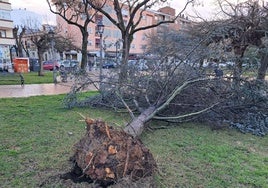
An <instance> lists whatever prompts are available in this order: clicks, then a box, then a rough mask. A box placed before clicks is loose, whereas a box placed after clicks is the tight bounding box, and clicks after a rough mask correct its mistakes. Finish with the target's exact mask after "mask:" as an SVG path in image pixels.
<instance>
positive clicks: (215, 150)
mask: <svg viewBox="0 0 268 188" xmlns="http://www.w3.org/2000/svg"><path fill="white" fill-rule="evenodd" d="M63 98H64V95H58V96H37V97H29V98H12V99H0V112H1V113H0V119H1V123H0V129H1V131H0V142H1V147H0V157H1V161H0V186H1V187H39V186H40V185H41V184H42V182H44V181H46V180H47V179H49V178H50V177H53V176H55V175H57V174H60V173H65V172H67V171H68V169H69V168H70V165H69V163H68V159H69V157H70V156H72V154H73V151H72V146H73V144H75V143H76V142H77V141H78V140H79V139H80V138H81V136H82V135H83V134H84V133H85V123H84V122H83V121H79V120H81V119H82V118H81V116H80V115H79V114H78V113H81V114H83V115H84V116H88V117H92V118H102V119H103V120H105V121H107V122H108V123H109V124H112V125H115V126H119V125H123V124H125V123H126V122H127V118H126V116H125V114H115V113H113V112H111V111H105V110H98V109H88V108H79V109H77V108H76V109H72V110H67V109H64V108H63V107H62V100H63ZM154 124H156V123H152V126H154ZM141 139H142V140H143V142H144V143H145V145H147V146H148V148H150V150H151V151H152V153H153V155H154V157H155V159H156V161H157V164H158V167H159V174H158V175H156V177H155V179H156V181H157V185H158V187H163V188H165V187H171V188H172V187H174V188H175V187H263V188H265V187H267V185H268V179H267V177H268V137H256V136H252V135H245V134H241V133H239V132H236V131H235V130H222V131H211V130H210V129H209V128H208V127H206V126H202V125H193V124H183V125H179V126H177V127H173V128H170V129H161V130H157V131H146V132H145V133H144V134H143V135H142V137H141ZM47 185H48V187H62V184H61V182H55V181H54V182H53V183H51V184H47ZM76 187H83V185H82V184H81V185H76ZM85 187H86V186H85Z"/></svg>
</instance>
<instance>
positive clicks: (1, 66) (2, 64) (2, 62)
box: [0, 59, 13, 72]
mask: <svg viewBox="0 0 268 188" xmlns="http://www.w3.org/2000/svg"><path fill="white" fill-rule="evenodd" d="M12 69H13V66H12V63H11V62H10V61H7V60H6V59H0V71H6V72H8V71H9V70H12Z"/></svg>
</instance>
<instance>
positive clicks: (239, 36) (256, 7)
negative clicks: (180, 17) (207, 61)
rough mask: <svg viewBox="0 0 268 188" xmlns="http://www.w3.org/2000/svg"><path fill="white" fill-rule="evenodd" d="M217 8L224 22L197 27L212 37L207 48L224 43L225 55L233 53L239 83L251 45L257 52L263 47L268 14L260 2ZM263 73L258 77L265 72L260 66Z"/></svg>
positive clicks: (222, 4) (222, 1)
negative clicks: (247, 51) (245, 56)
mask: <svg viewBox="0 0 268 188" xmlns="http://www.w3.org/2000/svg"><path fill="white" fill-rule="evenodd" d="M218 4H219V7H220V9H221V12H222V13H223V14H224V18H223V19H222V20H216V21H211V22H203V23H201V24H199V25H198V26H197V28H196V30H197V31H199V32H200V33H201V35H203V36H205V35H208V36H210V38H209V40H207V44H208V45H209V44H212V43H216V44H220V43H221V44H222V45H223V48H224V49H225V52H230V51H232V53H233V54H234V58H235V59H234V61H235V67H234V70H233V75H234V78H235V79H236V80H239V79H240V76H241V74H242V64H243V58H244V55H245V52H246V50H247V49H248V48H249V47H250V46H252V45H253V46H257V47H258V48H262V47H263V42H262V39H263V38H264V37H265V32H266V30H267V26H265V20H266V17H267V14H266V13H265V12H264V9H263V8H262V6H261V4H260V1H245V2H243V3H238V4H234V3H231V1H228V0H218ZM198 27H199V28H198ZM264 57H265V56H264ZM260 69H261V70H259V74H260V72H263V71H264V72H265V71H266V70H265V68H264V66H261V67H260ZM258 77H259V78H261V77H260V76H258Z"/></svg>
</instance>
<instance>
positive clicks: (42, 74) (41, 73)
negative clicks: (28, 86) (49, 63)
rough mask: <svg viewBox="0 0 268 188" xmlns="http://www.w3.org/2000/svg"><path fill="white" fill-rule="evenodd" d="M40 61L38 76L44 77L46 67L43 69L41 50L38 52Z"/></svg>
mask: <svg viewBox="0 0 268 188" xmlns="http://www.w3.org/2000/svg"><path fill="white" fill-rule="evenodd" d="M38 61H39V67H40V70H39V71H38V76H44V67H43V63H42V61H43V59H42V53H41V52H40V50H38Z"/></svg>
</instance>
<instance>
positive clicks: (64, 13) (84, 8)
mask: <svg viewBox="0 0 268 188" xmlns="http://www.w3.org/2000/svg"><path fill="white" fill-rule="evenodd" d="M94 2H95V1H94ZM47 3H48V5H49V8H50V11H51V12H52V13H54V14H56V15H59V16H60V17H61V18H62V19H64V20H65V21H66V22H67V23H68V24H71V25H74V26H76V27H78V28H79V29H80V31H81V33H82V62H81V69H85V68H86V65H87V44H88V30H87V29H88V24H89V23H90V22H94V21H93V18H94V16H95V14H96V12H95V11H94V10H93V9H92V8H91V6H89V4H88V3H87V1H86V0H82V1H78V0H75V1H73V0H65V1H60V0H51V1H50V0H47ZM53 6H55V7H56V10H53Z"/></svg>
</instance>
